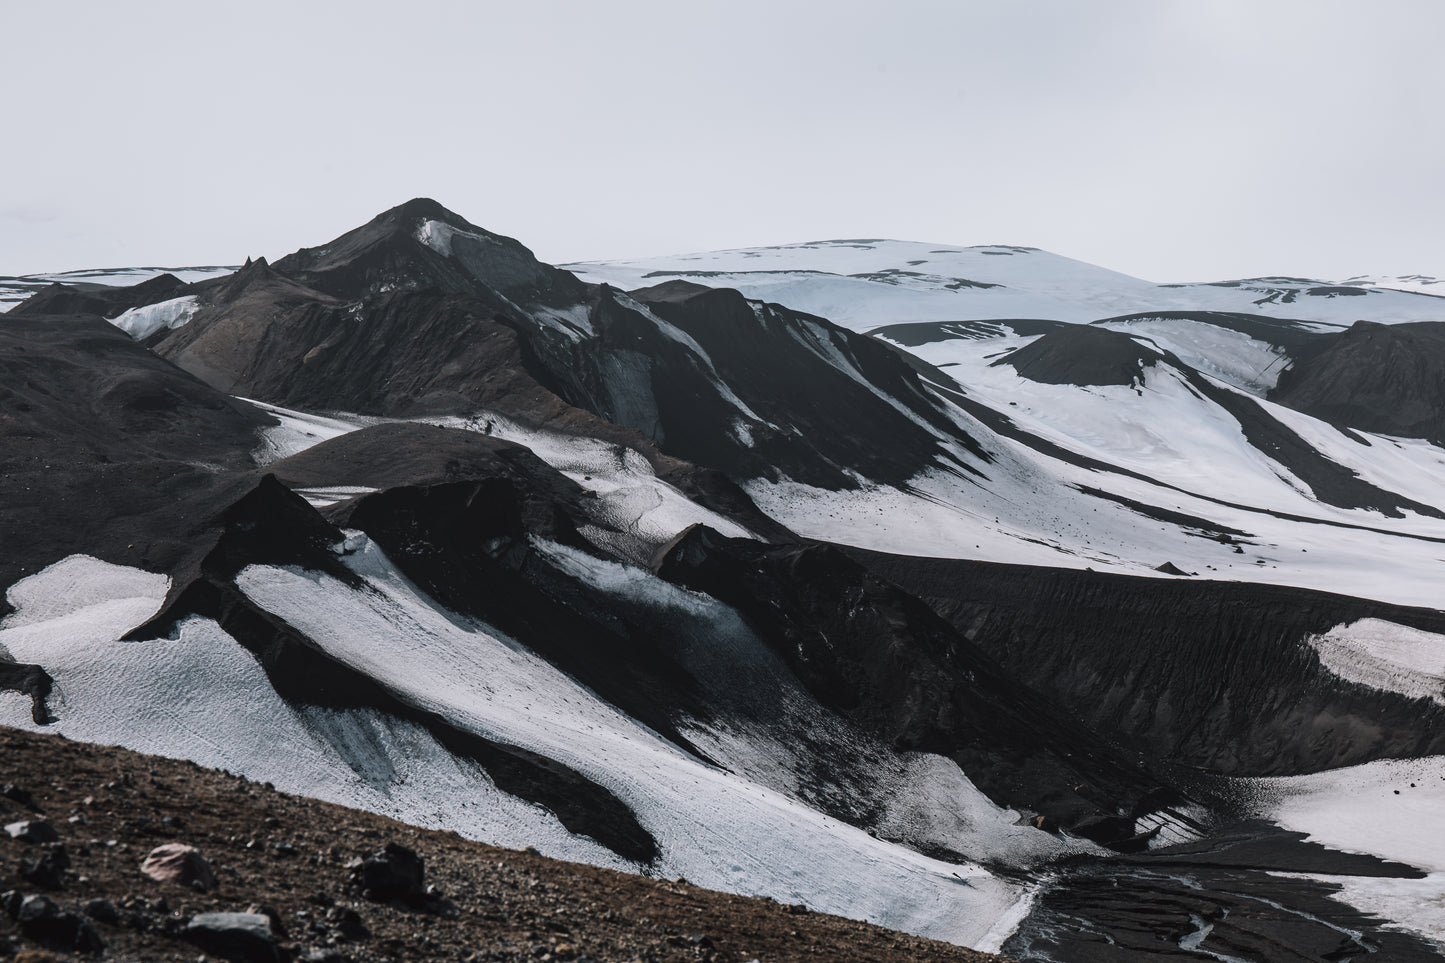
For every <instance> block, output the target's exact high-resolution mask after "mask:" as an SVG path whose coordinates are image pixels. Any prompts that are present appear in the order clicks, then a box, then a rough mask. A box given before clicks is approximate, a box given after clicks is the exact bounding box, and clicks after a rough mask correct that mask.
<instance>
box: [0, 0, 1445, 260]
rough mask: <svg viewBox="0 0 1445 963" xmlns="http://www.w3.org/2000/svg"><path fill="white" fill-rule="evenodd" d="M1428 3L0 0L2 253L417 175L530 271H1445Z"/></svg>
mask: <svg viewBox="0 0 1445 963" xmlns="http://www.w3.org/2000/svg"><path fill="white" fill-rule="evenodd" d="M1442 41H1445V2H1440V0H1372V2H1369V3H1364V2H1360V3H1344V2H1336V0H1093V2H1089V0H991V2H984V0H953V2H944V0H932V2H926V0H891V2H887V3H884V2H879V0H874V2H869V3H862V2H857V0H829V2H790V0H761V2H760V0H726V2H682V0H671V2H652V0H618V2H610V3H609V2H583V0H569V2H562V0H558V2H547V0H524V2H519V0H507V2H504V3H503V2H474V3H462V2H452V3H446V2H426V0H412V2H408V3H398V2H395V0H391V2H386V3H379V2H370V0H352V2H338V3H320V2H305V0H291V2H284V3H282V2H272V0H246V2H241V3H225V4H221V3H197V2H184V3H180V2H178V3H161V2H152V3H147V2H124V0H110V2H91V3H80V2H69V3H67V2H45V3H41V2H38V0H37V2H30V0H0V91H3V92H4V94H5V98H6V102H7V104H8V110H7V112H6V113H7V121H6V124H5V128H4V130H5V137H4V144H3V146H0V274H21V273H29V272H39V271H55V270H64V269H70V268H80V267H97V266H121V265H135V264H164V265H184V264H201V263H233V262H239V261H241V260H243V259H244V258H245V257H247V256H248V255H259V254H264V255H266V256H268V257H271V258H276V257H279V256H281V255H283V254H285V253H287V252H289V251H291V250H294V249H295V248H297V247H301V246H305V245H313V244H318V243H321V242H322V241H325V240H327V239H329V238H331V237H333V236H335V235H337V234H339V233H341V232H343V231H345V230H347V229H349V228H351V227H354V226H356V225H358V224H360V223H362V222H364V221H366V220H367V219H369V218H370V217H372V216H373V215H375V214H377V213H378V212H380V211H382V210H384V209H385V208H387V207H390V206H392V205H394V204H398V203H401V202H402V201H404V200H406V199H408V198H410V197H414V196H419V195H424V196H431V197H435V198H436V199H437V200H439V201H441V202H442V203H443V204H445V205H446V206H448V207H450V208H451V209H452V210H454V211H456V212H457V213H459V214H461V215H463V216H464V217H466V218H468V219H469V220H471V221H473V222H475V223H478V224H480V225H482V226H484V227H487V228H489V229H491V230H494V231H498V232H501V233H504V234H510V235H512V236H514V237H516V238H518V239H519V240H521V241H522V242H523V243H524V244H526V245H528V246H529V247H531V248H532V249H533V250H534V251H535V252H536V253H537V255H538V256H539V257H541V258H542V259H543V260H547V261H551V262H554V263H555V262H564V261H571V260H580V259H588V258H609V257H629V256H642V255H654V254H670V253H679V252H683V251H692V250H709V249H715V248H722V247H741V246H750V245H755V244H769V243H780V242H787V241H800V240H810V239H818V238H829V237H893V238H903V239H908V240H924V241H937V242H944V243H950V244H989V243H1010V244H1028V245H1033V246H1036V247H1043V248H1047V249H1049V250H1052V251H1055V252H1057V253H1059V254H1064V255H1068V256H1070V257H1075V258H1079V259H1082V260H1086V261H1091V262H1093V263H1096V264H1100V265H1103V266H1105V267H1110V268H1113V269H1115V270H1119V271H1124V272H1127V273H1130V274H1135V275H1138V276H1141V277H1145V278H1149V279H1151V280H1156V281H1183V280H1214V279H1223V278H1229V277H1240V276H1250V275H1260V274H1297V275H1307V276H1315V277H1327V278H1342V277H1344V276H1347V275H1352V274H1359V273H1367V272H1370V273H1391V274H1398V273H1412V272H1419V273H1426V274H1434V275H1445V230H1442V229H1441V225H1442V224H1445V200H1442V191H1441V187H1440V181H1441V173H1442V171H1445V124H1442V113H1441V108H1440V104H1441V103H1442V99H1445V55H1442Z"/></svg>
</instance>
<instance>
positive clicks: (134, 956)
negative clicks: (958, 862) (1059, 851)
mask: <svg viewBox="0 0 1445 963" xmlns="http://www.w3.org/2000/svg"><path fill="white" fill-rule="evenodd" d="M42 815H43V817H45V818H46V820H47V821H48V823H49V824H50V826H52V827H53V829H54V831H55V833H56V834H57V835H58V837H59V841H58V842H54V843H49V844H46V843H43V842H31V841H26V840H25V839H20V838H12V834H11V833H10V832H0V907H3V908H0V961H5V963H42V961H45V960H81V959H95V958H103V959H109V960H126V961H130V960H134V961H163V960H185V961H190V963H195V961H197V960H201V959H204V960H207V961H214V960H220V959H228V958H229V959H241V960H251V959H256V960H273V959H274V960H287V959H294V960H311V961H315V963H341V961H352V963H366V961H381V960H462V961H481V960H536V961H540V963H547V961H552V960H563V961H566V960H571V961H574V963H587V961H589V960H591V961H595V963H611V961H621V963H626V961H646V963H654V961H655V963H662V961H699V960H701V961H727V963H747V961H751V960H759V961H761V963H783V961H840V963H846V961H859V963H863V961H876V963H884V961H900V963H902V961H909V963H929V961H965V960H966V961H977V960H997V959H1001V958H1000V957H993V956H988V955H986V954H980V953H974V952H972V951H970V950H965V949H962V948H960V947H956V946H951V945H949V944H946V943H938V942H934V941H931V940H925V939H920V938H918V937H914V936H907V935H904V934H901V933H897V932H894V931H891V930H886V929H882V928H880V927H876V926H871V925H868V924H866V923H858V922H854V921H852V920H845V919H841V918H839V917H835V916H825V915H822V914H819V913H812V912H809V911H807V910H806V909H805V908H803V907H801V906H785V905H782V904H779V903H776V902H773V901H771V900H768V899H759V898H751V897H742V896H732V895H728V894H725V893H717V892H713V891H711V890H705V889H701V888H699V887H696V886H693V885H691V884H689V883H687V882H686V881H684V880H660V879H652V878H648V877H643V876H633V875H629V874H625V873H617V872H613V871H611V870H605V869H598V868H595V867H591V866H584V865H580V864H577V863H565V862H559V861H557V860H551V859H547V858H545V857H543V856H540V855H538V854H537V853H536V852H535V851H532V850H523V851H520V852H518V851H515V850H505V849H498V848H496V847H493V846H487V845H484V844H482V843H477V842H473V841H470V840H465V839H462V838H461V837H460V836H457V835H456V834H455V833H449V832H438V831H432V830H426V829H418V828H416V827H414V826H408V825H406V824H404V823H398V822H395V821H393V820H390V819H386V818H384V817H381V816H376V815H372V814H370V813H363V812H358V811H356V810H351V809H345V808H343V807H340V806H334V805H331V804H329V803H324V802H319V801H317V800H314V799H308V798H305V797H301V796H290V795H286V794H284V793H279V792H276V791H275V790H273V789H271V788H270V787H269V785H264V784H258V783H253V782H250V781H248V780H245V779H243V778H240V777H237V776H233V775H230V774H228V773H225V772H220V771H216V770H210V769H202V768H201V767H199V766H196V765H195V764H193V763H189V762H183V761H177V760H172V759H162V758H158V757H154V756H144V755H139V754H137V753H133V752H129V751H127V750H124V749H118V748H113V747H102V746H91V745H86V744H82V743H77V742H71V741H68V740H65V739H61V738H59V737H55V736H39V735H34V734H31V733H26V732H22V731H18V730H13V729H4V728H0V824H11V825H13V824H15V823H17V822H22V821H27V820H36V819H39V818H41V817H42ZM29 835H33V836H46V835H48V833H46V832H45V831H44V829H43V828H41V829H36V830H34V831H33V832H31V833H30V834H29ZM166 843H184V844H188V845H191V846H194V847H196V848H197V850H199V852H200V854H201V855H202V856H203V857H204V858H205V859H206V860H207V861H208V863H209V864H210V867H211V869H212V870H213V872H214V876H215V878H216V880H217V886H216V888H215V889H213V890H209V891H203V890H201V889H199V888H197V887H196V886H194V885H193V886H183V885H180V884H177V883H162V882H157V881H154V880H151V879H149V878H147V877H146V876H144V875H142V873H141V871H140V866H141V862H142V860H143V859H144V858H145V857H146V855H147V854H148V853H149V852H150V851H151V850H152V849H153V848H154V847H157V846H160V845H163V844H166ZM387 843H395V844H399V845H400V846H404V847H407V848H408V849H410V850H413V851H415V852H416V853H417V854H418V855H420V856H421V857H422V859H423V860H424V864H425V880H424V884H423V886H424V887H425V889H424V890H423V891H418V892H415V893H414V894H413V895H412V896H411V897H409V898H406V899H402V898H392V899H391V900H390V901H388V902H382V901H380V900H379V899H377V898H376V893H375V892H374V891H373V892H371V894H370V896H369V895H368V892H367V890H366V889H365V888H364V883H365V882H366V880H367V879H368V878H369V877H367V876H365V875H364V873H365V869H364V868H363V866H362V865H360V864H361V863H362V861H363V859H364V858H365V857H366V856H368V855H369V854H372V853H375V852H377V851H379V850H381V849H382V848H383V847H384V846H385V845H386V844H387ZM67 861H68V863H69V866H68V868H58V867H64V864H65V863H66V862H67ZM47 875H49V876H50V878H49V879H46V876H47ZM57 883H58V884H59V885H54V884H57ZM37 895H39V896H44V897H48V898H49V899H50V900H51V901H52V902H53V904H54V906H53V907H47V906H46V905H45V904H44V903H42V902H40V901H36V900H32V902H31V903H29V904H26V908H23V909H22V907H21V901H22V899H23V898H25V897H32V896H37ZM102 901H104V902H102ZM112 911H113V916H112ZM215 912H231V913H245V912H253V913H260V914H262V915H263V916H265V917H267V918H269V919H270V920H271V923H270V930H271V933H272V934H273V936H268V937H265V938H264V939H262V940H260V941H259V943H257V944H256V945H251V946H250V948H249V949H248V948H247V945H246V944H245V943H243V942H242V941H241V940H239V939H236V940H234V941H233V943H223V944H220V945H218V944H210V945H205V946H202V945H198V941H200V940H201V938H200V937H199V936H198V935H196V934H195V932H194V931H193V932H192V933H190V934H187V933H186V932H185V931H186V927H187V925H188V923H190V922H191V921H192V919H193V918H194V917H196V916H197V915H198V914H204V913H215ZM37 914H40V915H41V916H44V917H45V918H46V919H45V920H40V921H38V922H37ZM27 919H28V920H29V922H25V921H26V920H27ZM46 920H48V922H47V921H46ZM47 934H48V935H47ZM273 937H274V944H272V943H271V940H272V938H273ZM77 941H78V942H77ZM87 942H88V943H90V944H91V945H92V947H94V944H95V943H96V942H99V943H103V944H104V949H103V950H97V949H95V948H92V949H90V950H89V951H86V950H84V949H80V948H78V946H79V945H81V944H85V943H87Z"/></svg>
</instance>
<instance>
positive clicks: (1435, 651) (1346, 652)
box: [1305, 619, 1445, 705]
mask: <svg viewBox="0 0 1445 963" xmlns="http://www.w3.org/2000/svg"><path fill="white" fill-rule="evenodd" d="M1305 641H1306V642H1307V643H1308V644H1309V645H1310V646H1311V647H1313V648H1314V650H1315V652H1316V654H1318V655H1319V658H1320V664H1321V665H1323V666H1324V667H1325V668H1326V669H1328V670H1330V671H1331V672H1333V673H1334V674H1335V675H1337V676H1339V677H1340V678H1342V679H1346V680H1348V681H1350V682H1358V683H1359V684H1360V685H1366V686H1369V687H1370V688H1372V689H1382V690H1384V691H1386V692H1398V693H1400V694H1401V695H1403V696H1408V697H1409V698H1411V699H1433V700H1434V701H1435V702H1437V703H1439V704H1441V705H1445V636H1442V635H1437V634H1436V633H1434V632H1425V631H1423V630H1421V629H1413V628H1410V627H1409V626H1408V625H1397V624H1395V623H1394V622H1386V621H1384V620H1383V619H1360V620H1359V621H1358V622H1350V623H1348V624H1345V625H1337V626H1335V627H1334V628H1332V629H1330V630H1329V631H1328V632H1324V633H1322V634H1320V635H1315V636H1311V637H1310V638H1308V639H1306V640H1305Z"/></svg>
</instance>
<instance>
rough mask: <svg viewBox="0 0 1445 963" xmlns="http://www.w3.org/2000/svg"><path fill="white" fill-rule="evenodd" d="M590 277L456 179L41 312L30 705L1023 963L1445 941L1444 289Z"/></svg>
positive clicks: (331, 787) (1011, 273)
mask: <svg viewBox="0 0 1445 963" xmlns="http://www.w3.org/2000/svg"><path fill="white" fill-rule="evenodd" d="M578 270H579V272H580V273H579V274H573V273H570V272H569V271H566V270H562V269H558V268H554V267H550V266H548V265H544V264H541V263H539V262H537V261H536V259H535V258H533V257H532V255H531V253H530V252H529V251H527V250H526V248H525V247H523V246H522V245H521V244H520V243H518V242H517V241H514V240H512V239H509V238H505V237H501V236H498V235H495V234H492V233H490V232H488V231H486V230H484V229H483V228H480V227H477V226H475V225H472V224H470V223H468V222H466V221H465V220H464V219H462V218H460V217H458V216H457V215H455V214H453V213H451V212H449V211H447V210H446V209H445V208H442V207H441V206H440V205H438V204H436V203H435V202H432V201H424V200H418V201H413V202H409V203H408V204H405V205H402V206H401V207H399V208H395V209H393V210H391V211H388V212H385V213H384V214H382V215H380V216H379V217H377V218H376V219H375V220H373V221H372V222H370V223H368V224H366V225H363V226H362V227H360V228H357V229H356V230H354V231H351V232H349V233H347V234H345V235H343V236H341V237H339V238H337V239H336V240H335V241H333V242H331V243H329V244H326V245H323V246H321V247H319V248H312V249H304V250H301V251H298V252H296V253H294V254H291V255H288V256H287V257H285V258H281V259H280V260H278V261H276V263H275V264H269V263H267V262H266V261H264V260H258V261H255V262H248V263H247V265H246V266H245V267H243V268H241V269H240V270H238V271H235V272H232V273H226V274H221V275H216V276H212V277H195V278H189V279H188V278H186V277H185V276H177V275H175V274H174V273H173V274H171V275H165V276H161V277H158V278H152V279H148V280H146V281H143V282H141V283H139V284H136V285H133V286H131V287H116V286H112V287H104V288H102V287H89V288H86V289H83V290H82V289H79V288H76V287H74V286H71V285H66V284H63V283H61V284H58V285H56V286H52V287H47V288H45V289H42V290H40V291H39V292H37V293H36V294H34V295H33V296H32V297H30V298H29V299H28V300H26V301H25V302H24V303H22V304H19V305H18V306H16V307H15V308H13V309H12V310H11V311H10V312H9V313H7V314H5V315H4V316H3V318H0V357H4V358H5V361H6V366H7V368H6V370H7V372H8V375H7V379H6V381H5V383H4V384H3V385H0V392H3V393H4V405H5V408H4V410H5V411H6V412H7V418H6V420H5V421H4V422H0V434H3V441H0V468H3V472H0V499H3V504H4V506H5V515H4V522H3V529H4V536H5V549H6V550H5V552H3V553H0V584H3V585H5V586H7V587H8V588H7V593H6V599H7V602H6V603H5V604H4V605H0V609H3V610H4V611H0V614H3V615H5V618H4V621H3V622H0V723H4V724H8V725H19V726H24V727H27V728H45V729H56V730H58V731H61V732H63V733H65V734H67V735H69V736H71V737H73V738H79V739H87V740H92V741H104V742H118V743H122V744H124V745H127V746H129V747H132V748H137V749H142V750H145V751H150V752H160V753H164V754H169V755H176V756H184V757H188V758H193V759H196V760H197V761H200V762H202V763H205V764H207V765H213V766H219V767H225V768H228V769H231V770H232V771H239V772H243V773H246V774H247V775H250V776H252V777H254V778H258V779H265V780H269V781H271V782H273V783H275V784H276V785H277V786H278V787H281V788H283V789H287V790H292V791H299V792H306V793H311V794H314V795H319V796H323V797H326V798H330V799H334V800H339V801H344V802H347V803H349V804H352V805H357V806H362V807H365V808H370V809H374V810H377V811H382V812H387V813H390V814H393V815H398V816H401V817H402V818H406V819H409V820H412V821H416V822H421V823H425V824H427V825H437V826H447V827H450V828H453V829H456V830H457V831H459V832H463V833H465V834H468V835H473V836H477V837H479V838H485V839H488V840H491V841H495V842H500V843H504V844H510V845H518V846H521V845H528V844H530V845H535V846H537V847H538V848H539V849H541V850H542V851H544V852H546V853H548V854H550V855H558V856H564V857H567V858H572V859H578V860H585V861H589V862H594V863H598V864H602V865H609V866H616V867H621V868H628V869H633V870H636V871H643V872H651V873H658V874H667V875H685V876H687V878H688V879H690V880H692V881H694V882H697V883H701V884H704V885H708V886H713V887H716V888H721V889H726V890H732V891H737V892H749V893H763V894H767V895H771V896H774V897H775V898H778V899H782V900H785V901H788V902H803V903H806V904H808V905H809V906H810V907H812V908H814V909H818V910H824V911H828V912H836V913H842V914H846V915H851V916H855V917H861V918H867V919H870V920H873V921H875V922H882V923H885V924H887V925H891V926H895V927H900V928H904V929H908V930H911V931H913V932H919V933H923V934H927V935H932V936H937V937H941V938H945V939H951V940H954V941H957V942H961V943H966V944H969V945H973V946H978V947H983V948H990V949H998V948H1000V947H1002V948H1003V949H1004V950H1005V951H1007V952H1009V953H1011V954H1013V955H1015V956H1017V957H1019V958H1026V959H1057V960H1104V959H1111V960H1112V959H1140V960H1143V959H1160V958H1164V957H1166V956H1174V957H1185V958H1187V957H1191V956H1195V957H1202V958H1216V959H1220V958H1223V959H1267V960H1273V959H1285V958H1299V959H1343V958H1347V957H1352V956H1355V955H1360V954H1364V953H1373V952H1378V953H1382V954H1384V955H1382V956H1380V957H1379V958H1381V959H1385V958H1389V959H1402V960H1403V959H1433V958H1436V957H1437V956H1438V954H1439V946H1440V943H1439V941H1442V940H1445V919H1442V914H1441V913H1440V911H1439V909H1438V907H1439V906H1440V905H1441V898H1442V893H1445V853H1442V852H1436V849H1437V848H1438V847H1434V846H1433V845H1431V844H1429V843H1428V841H1427V840H1421V839H1418V838H1417V837H1420V836H1421V834H1422V832H1423V833H1424V834H1425V835H1426V836H1429V833H1428V830H1421V829H1420V826H1421V825H1422V824H1423V825H1428V824H1429V822H1430V816H1432V815H1435V816H1438V815H1439V814H1440V813H1442V812H1445V778H1442V777H1445V770H1442V769H1441V764H1440V762H1439V760H1440V759H1441V758H1442V754H1445V725H1442V721H1445V661H1442V653H1445V612H1442V611H1440V610H1439V608H1438V605H1439V603H1438V601H1437V595H1438V593H1437V592H1436V589H1435V586H1436V585H1437V584H1438V573H1439V572H1440V567H1441V566H1442V565H1445V494H1442V489H1441V485H1440V481H1441V478H1442V472H1445V451H1442V450H1441V448H1439V447H1437V446H1438V444H1439V442H1440V441H1441V438H1440V432H1439V430H1438V427H1437V426H1438V425H1440V423H1441V421H1440V416H1439V412H1440V411H1441V403H1442V399H1441V398H1439V397H1437V395H1436V391H1437V386H1438V384H1439V383H1440V382H1439V381H1438V380H1437V379H1436V378H1435V372H1436V371H1437V370H1439V365H1440V364H1441V363H1442V360H1445V341H1442V339H1439V338H1438V337H1437V335H1436V334H1435V325H1434V322H1438V321H1440V320H1445V319H1442V318H1440V317H1439V316H1438V314H1435V313H1432V312H1435V311H1436V308H1435V306H1436V305H1445V301H1442V300H1440V299H1439V298H1434V297H1430V296H1426V295H1421V294H1413V293H1407V292H1402V291H1397V290H1385V289H1382V288H1377V287H1372V286H1368V285H1365V286H1351V285H1329V284H1322V283H1317V282H1305V281H1297V280H1291V279H1265V280H1262V281H1248V282H1230V283H1228V284H1223V285H1184V286H1172V285H1163V286H1161V285H1152V284H1148V283H1147V282H1143V281H1138V280H1137V279H1132V278H1128V277H1126V276H1123V275H1118V274H1114V273H1112V272H1108V271H1104V270H1102V269H1098V268H1093V267H1091V266H1089V265H1083V264H1080V263H1079V262H1074V261H1069V260H1068V259H1065V258H1058V257H1056V256H1053V255H1049V254H1046V253H1044V252H1040V251H1036V250H1033V249H1028V248H1001V247H1000V248H967V249H961V248H945V247H943V246H940V245H913V244H903V243H900V242H875V241H838V242H820V243H817V244H809V245H793V246H789V247H783V248H767V249H757V250H755V251H742V252H723V253H721V254H716V255H698V256H691V257H688V258H674V259H662V260H659V261H655V262H645V263H632V264H608V265H587V266H585V269H584V268H582V267H578ZM127 280H129V279H127ZM603 282H605V283H603ZM1346 289H1348V293H1345V292H1346ZM1359 321H1364V322H1366V323H1364V324H1359V323H1356V322H1359ZM1387 325H1389V326H1387ZM864 332H867V333H864ZM1401 359H1405V361H1406V362H1407V363H1402V361H1401ZM1397 791H1398V795H1396V792H1397ZM1376 797H1378V798H1376ZM1367 799H1374V800H1375V805H1376V806H1377V807H1379V808H1378V809H1376V810H1375V811H1376V812H1382V813H1383V812H1389V811H1388V810H1386V809H1385V808H1384V807H1388V806H1395V807H1396V811H1393V812H1389V815H1387V816H1384V817H1383V822H1384V825H1383V826H1381V825H1380V822H1381V821H1380V820H1377V821H1374V822H1371V821H1368V820H1364V819H1362V813H1365V812H1369V811H1370V810H1366V809H1363V808H1362V800H1367ZM1307 834H1308V836H1309V837H1310V838H1306V835H1307ZM1432 838H1433V837H1432ZM1432 941H1435V942H1432ZM1288 954H1293V956H1289V955H1288Z"/></svg>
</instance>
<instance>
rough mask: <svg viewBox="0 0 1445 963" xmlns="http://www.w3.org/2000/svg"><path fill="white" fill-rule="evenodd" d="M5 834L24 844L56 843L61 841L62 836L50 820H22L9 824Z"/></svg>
mask: <svg viewBox="0 0 1445 963" xmlns="http://www.w3.org/2000/svg"><path fill="white" fill-rule="evenodd" d="M5 832H7V833H9V834H10V838H11V839H18V840H20V841H21V842H23V843H54V842H58V841H59V840H60V834H59V833H57V832H56V831H55V827H54V826H52V825H50V820H48V819H22V820H20V821H19V822H16V823H8V824H6V826H5Z"/></svg>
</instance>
